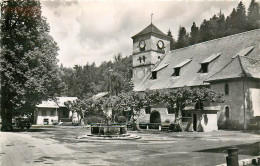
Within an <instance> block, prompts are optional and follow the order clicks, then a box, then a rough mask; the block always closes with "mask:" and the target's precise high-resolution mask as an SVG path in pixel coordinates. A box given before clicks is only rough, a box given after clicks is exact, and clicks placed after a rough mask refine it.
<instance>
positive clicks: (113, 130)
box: [91, 126, 127, 136]
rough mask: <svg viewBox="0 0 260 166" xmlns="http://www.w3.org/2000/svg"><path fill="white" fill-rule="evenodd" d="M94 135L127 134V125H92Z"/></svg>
mask: <svg viewBox="0 0 260 166" xmlns="http://www.w3.org/2000/svg"><path fill="white" fill-rule="evenodd" d="M91 134H92V135H105V136H111V135H113V136H114V135H116V136H117V135H123V134H127V127H126V126H91Z"/></svg>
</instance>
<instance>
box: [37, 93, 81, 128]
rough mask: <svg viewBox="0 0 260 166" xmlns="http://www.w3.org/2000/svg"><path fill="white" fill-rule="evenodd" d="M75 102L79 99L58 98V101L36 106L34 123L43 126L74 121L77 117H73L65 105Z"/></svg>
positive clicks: (45, 102)
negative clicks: (70, 119)
mask: <svg viewBox="0 0 260 166" xmlns="http://www.w3.org/2000/svg"><path fill="white" fill-rule="evenodd" d="M75 100H77V97H57V98H56V101H54V100H48V101H42V103H41V104H38V105H36V110H35V112H34V122H35V123H36V124H37V125H43V124H53V123H58V122H64V121H66V120H68V119H69V118H72V119H74V118H75V117H77V116H75V115H72V113H71V112H70V111H69V110H68V109H67V107H66V106H65V105H64V103H65V102H68V101H75Z"/></svg>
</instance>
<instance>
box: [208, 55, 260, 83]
mask: <svg viewBox="0 0 260 166" xmlns="http://www.w3.org/2000/svg"><path fill="white" fill-rule="evenodd" d="M240 77H250V78H259V79H260V61H259V60H256V59H252V58H248V57H243V56H236V57H235V58H234V59H233V60H231V61H230V63H228V64H227V66H225V67H224V68H223V69H221V70H220V71H219V72H217V73H216V74H214V75H213V76H211V77H210V78H208V79H206V80H205V81H206V82H211V81H217V80H223V79H230V78H240Z"/></svg>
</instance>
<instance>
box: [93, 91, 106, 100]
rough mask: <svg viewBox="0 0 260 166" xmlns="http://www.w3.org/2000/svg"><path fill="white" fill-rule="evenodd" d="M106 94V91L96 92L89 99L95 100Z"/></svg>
mask: <svg viewBox="0 0 260 166" xmlns="http://www.w3.org/2000/svg"><path fill="white" fill-rule="evenodd" d="M107 95H108V92H100V93H98V94H96V95H94V96H92V97H91V99H93V100H97V99H99V98H102V97H105V96H107Z"/></svg>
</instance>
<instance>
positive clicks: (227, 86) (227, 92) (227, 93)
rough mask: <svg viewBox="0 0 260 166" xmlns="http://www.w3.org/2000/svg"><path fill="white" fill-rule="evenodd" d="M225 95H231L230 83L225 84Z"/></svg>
mask: <svg viewBox="0 0 260 166" xmlns="http://www.w3.org/2000/svg"><path fill="white" fill-rule="evenodd" d="M225 95H229V85H228V83H226V84H225Z"/></svg>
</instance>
